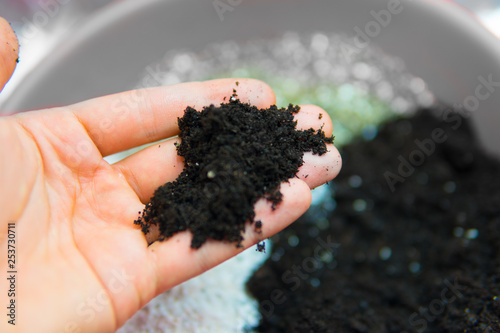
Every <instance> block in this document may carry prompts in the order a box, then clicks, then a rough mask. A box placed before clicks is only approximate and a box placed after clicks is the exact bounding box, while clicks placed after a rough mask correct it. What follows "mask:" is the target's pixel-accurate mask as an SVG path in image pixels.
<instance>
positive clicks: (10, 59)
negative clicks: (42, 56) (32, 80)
mask: <svg viewBox="0 0 500 333" xmlns="http://www.w3.org/2000/svg"><path fill="white" fill-rule="evenodd" d="M18 54H19V42H18V40H17V37H16V34H15V33H14V30H12V28H11V26H10V24H9V22H7V21H6V20H5V19H4V18H2V17H0V90H2V89H3V87H4V86H5V84H6V83H7V81H9V79H10V77H11V76H12V73H13V72H14V69H15V68H16V65H17V59H18Z"/></svg>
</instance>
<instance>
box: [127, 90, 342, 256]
mask: <svg viewBox="0 0 500 333" xmlns="http://www.w3.org/2000/svg"><path fill="white" fill-rule="evenodd" d="M233 97H234V96H233ZM298 111H299V107H298V106H292V105H290V106H289V107H288V108H286V109H285V108H283V109H278V108H277V107H276V106H271V107H270V108H269V109H265V110H261V109H258V108H256V107H255V106H250V105H249V104H244V103H241V102H240V101H239V100H235V99H234V98H232V100H231V101H230V102H229V103H225V104H221V105H220V106H214V105H211V106H209V107H205V108H204V109H203V110H202V111H196V110H195V109H193V108H190V107H188V108H187V109H186V111H185V114H184V116H183V117H182V118H179V129H180V134H179V137H180V138H181V143H180V144H179V145H178V146H177V153H178V155H180V156H182V157H184V161H185V167H184V170H183V171H182V173H181V174H180V175H179V177H178V178H177V179H176V180H175V181H174V182H169V183H167V184H165V185H163V186H161V187H160V188H158V189H157V190H156V191H155V193H154V196H153V197H152V198H151V202H149V203H148V204H147V205H146V208H145V209H144V211H143V213H142V216H140V217H139V219H138V220H137V221H135V223H136V224H139V225H141V226H142V231H143V232H144V233H146V234H147V233H148V232H149V231H150V227H151V226H152V225H154V226H158V227H159V231H160V234H161V236H160V240H164V239H167V238H169V237H171V236H173V235H174V234H175V233H177V232H180V231H184V230H190V231H191V232H192V234H193V240H192V243H191V247H192V248H199V247H200V246H201V245H202V244H203V243H204V242H205V241H206V240H207V239H209V238H210V239H214V240H219V241H229V242H234V243H236V245H237V246H240V245H241V241H242V240H243V231H244V230H245V224H246V222H248V221H250V223H253V222H254V218H255V213H254V204H255V202H256V201H257V200H258V199H259V198H266V199H267V200H269V201H271V202H272V203H273V205H277V204H278V203H279V202H280V201H281V199H282V195H281V193H280V192H279V186H280V183H281V182H283V181H287V180H288V179H290V178H292V177H294V176H295V175H296V174H297V171H298V169H299V167H300V166H301V165H302V164H303V155H304V152H307V151H312V152H313V153H314V154H319V155H322V154H324V153H325V152H326V151H327V148H326V143H332V142H333V138H327V137H325V134H324V132H323V131H322V130H313V129H309V130H305V131H300V130H297V129H296V125H297V123H296V121H294V114H295V113H297V112H298ZM262 223H263V222H262V221H256V223H255V229H256V230H257V231H258V230H260V229H261V227H262ZM264 223H265V221H264Z"/></svg>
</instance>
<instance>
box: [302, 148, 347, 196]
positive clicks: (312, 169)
mask: <svg viewBox="0 0 500 333" xmlns="http://www.w3.org/2000/svg"><path fill="white" fill-rule="evenodd" d="M327 148H328V152H327V153H326V154H323V155H321V156H320V155H315V154H313V153H311V152H308V153H305V154H304V164H303V165H302V166H301V167H300V169H299V172H298V174H297V176H298V177H299V178H300V179H302V180H304V181H305V182H306V183H307V184H308V185H309V187H310V188H311V189H313V188H316V187H318V186H320V185H323V184H324V183H327V182H329V181H331V180H333V179H334V178H335V177H337V175H338V174H339V172H340V169H341V168H342V157H341V156H340V153H339V151H338V150H337V148H336V147H335V146H334V145H330V144H329V145H327Z"/></svg>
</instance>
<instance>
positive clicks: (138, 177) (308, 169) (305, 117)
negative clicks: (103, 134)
mask: <svg viewBox="0 0 500 333" xmlns="http://www.w3.org/2000/svg"><path fill="white" fill-rule="evenodd" d="M320 114H322V117H321V119H320V117H319V115H320ZM295 118H296V119H297V126H298V127H299V128H301V129H309V128H314V129H320V128H323V130H324V131H325V134H326V135H327V136H329V135H331V133H332V124H331V120H330V117H329V116H328V114H327V113H326V112H325V111H324V110H323V109H321V108H320V107H317V106H314V105H305V106H302V107H301V110H300V111H299V113H297V114H296V115H295ZM174 143H180V140H179V139H177V138H175V139H170V140H166V141H163V142H161V143H158V144H155V145H153V146H150V147H147V148H145V149H143V150H142V151H140V152H137V153H135V154H133V155H131V156H129V157H127V158H126V159H124V160H122V161H120V162H117V163H115V164H114V165H113V168H115V169H116V170H117V171H118V172H120V173H121V174H122V175H123V176H124V177H125V179H127V181H128V183H129V184H130V186H131V187H132V188H133V189H134V191H135V192H136V193H137V195H138V196H139V199H140V200H141V201H142V202H143V203H147V202H149V201H150V199H151V197H152V196H153V194H154V191H155V190H156V189H157V188H158V187H159V186H161V185H163V184H165V183H167V182H171V181H174V180H175V179H176V178H177V176H178V175H179V174H180V173H181V171H182V169H183V168H184V163H183V161H184V160H183V158H182V157H180V156H178V155H177V150H176V148H175V146H174ZM145 161H147V162H145ZM341 166H342V162H341V159H340V154H339V152H338V151H337V149H336V148H335V147H334V146H333V145H328V152H327V153H326V154H324V155H322V156H318V155H313V154H312V153H305V154H304V165H303V166H302V167H301V168H300V169H299V173H298V174H297V176H298V177H299V178H300V179H302V180H304V181H305V182H306V183H307V184H308V185H309V187H310V188H315V187H317V186H319V185H321V184H324V183H326V182H328V181H330V180H332V179H333V178H335V176H337V174H338V173H339V171H340V167H341Z"/></svg>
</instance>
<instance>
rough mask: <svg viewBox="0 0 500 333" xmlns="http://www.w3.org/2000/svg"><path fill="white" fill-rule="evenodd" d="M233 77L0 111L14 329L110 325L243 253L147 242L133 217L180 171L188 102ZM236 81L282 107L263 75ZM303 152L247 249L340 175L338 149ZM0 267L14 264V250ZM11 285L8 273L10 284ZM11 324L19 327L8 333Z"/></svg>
mask: <svg viewBox="0 0 500 333" xmlns="http://www.w3.org/2000/svg"><path fill="white" fill-rule="evenodd" d="M234 82H235V80H234V79H233V80H229V79H227V80H214V81H207V82H203V83H186V84H180V85H175V86H168V87H160V88H152V89H147V90H138V91H130V92H125V93H121V94H116V95H110V96H106V97H101V98H98V99H93V100H89V101H85V102H82V103H79V104H75V105H72V106H68V107H63V108H53V109H48V110H42V111H33V112H27V113H23V114H18V115H15V116H10V117H5V118H0V136H1V137H2V143H3V144H2V146H1V147H0V170H1V171H0V181H1V182H0V183H1V184H2V193H1V196H2V200H0V202H1V203H0V205H1V206H0V208H1V210H2V215H1V216H2V217H1V219H0V223H1V224H0V228H1V229H0V235H1V238H0V242H1V243H2V244H3V245H2V246H5V247H2V248H5V249H6V245H5V244H6V237H7V235H6V234H7V228H8V227H7V224H8V223H14V225H15V232H16V251H17V253H16V255H17V261H16V269H17V272H18V273H17V296H16V297H17V300H18V302H17V304H19V305H18V310H17V316H18V318H19V319H18V322H17V323H16V324H17V325H16V328H18V329H20V330H21V331H29V332H35V331H36V332H112V331H114V330H116V329H117V328H118V327H120V326H121V325H123V324H124V322H125V321H126V320H127V319H128V318H130V317H131V316H132V315H133V314H134V313H135V312H136V311H138V310H139V309H140V308H141V307H142V306H143V305H145V304H146V303H147V302H148V301H149V300H151V299H152V298H153V297H155V296H156V295H158V294H160V293H162V292H164V291H166V290H167V289H169V288H171V287H173V286H175V285H177V284H179V283H181V282H183V281H185V280H187V279H189V278H191V277H193V276H196V275H198V274H200V273H202V272H204V271H206V270H207V269H209V268H211V267H213V266H215V265H217V264H219V263H221V262H223V261H224V260H226V259H228V258H230V257H232V256H234V255H235V254H237V253H238V252H241V251H242V249H237V248H236V247H235V245H234V244H229V243H224V242H215V241H209V242H207V243H206V244H205V245H203V246H202V247H201V249H199V250H193V249H191V248H190V242H191V234H190V233H189V232H182V233H179V234H177V235H175V236H174V237H172V238H170V239H168V240H167V241H165V242H155V243H153V244H152V245H151V246H148V245H147V241H146V238H145V236H144V234H142V232H141V231H140V229H139V228H138V227H137V226H135V225H134V224H133V221H134V220H135V219H136V218H137V217H138V213H139V211H141V210H142V209H143V208H144V204H145V203H146V202H147V201H149V199H150V197H151V196H152V194H153V192H154V190H155V189H156V188H157V187H158V186H160V185H162V184H163V183H165V182H167V181H173V180H174V179H175V178H176V177H177V175H178V174H179V173H180V172H181V170H182V168H183V160H182V158H181V157H179V156H177V154H176V150H175V146H174V142H176V140H178V139H176V138H172V137H173V136H175V135H176V134H177V132H178V128H177V117H180V116H181V115H182V113H183V111H184V109H185V108H186V106H188V105H189V106H193V107H195V108H200V107H202V106H205V105H209V104H219V103H221V102H223V100H224V98H225V97H227V96H230V94H231V93H232V89H233V88H234ZM239 82H240V85H239V87H238V95H239V98H240V99H241V100H242V101H244V102H250V103H252V104H254V105H257V106H258V107H267V106H269V105H270V104H273V103H274V94H273V92H272V90H271V89H270V88H269V87H268V86H267V85H265V84H264V83H262V82H260V81H256V80H239ZM320 112H322V113H323V117H322V118H321V120H320V119H319V118H320V117H319V116H318V115H319V113H320ZM297 120H298V122H299V127H302V128H310V127H314V128H320V127H321V126H323V125H324V128H323V129H324V130H325V132H326V134H327V135H330V134H331V131H332V126H331V121H330V119H329V118H328V116H327V114H326V113H325V112H324V111H322V110H321V109H320V108H318V107H315V106H303V107H302V109H301V111H300V112H299V113H298V114H297ZM165 138H170V139H167V140H165V141H163V142H161V143H156V144H154V145H152V146H149V147H148V148H146V149H144V150H142V151H140V152H138V153H135V154H134V155H132V156H130V157H128V158H126V159H124V160H122V161H120V162H118V163H115V164H113V165H110V164H109V163H107V162H106V161H105V160H104V159H103V157H104V156H108V155H110V154H113V153H116V152H120V151H123V150H126V149H129V148H132V147H136V146H139V145H142V144H146V143H150V142H155V141H158V140H162V139H165ZM304 159H305V165H304V166H303V167H302V168H301V170H300V172H299V177H298V178H295V179H292V180H290V181H289V182H288V183H284V184H283V185H282V188H281V191H282V193H283V196H284V200H283V202H281V203H280V205H278V208H277V209H276V210H272V209H271V205H270V204H269V203H267V202H266V201H265V200H261V201H259V202H258V203H257V204H256V214H257V216H256V219H260V220H262V221H263V227H262V234H257V233H255V232H254V231H253V230H252V228H250V227H248V228H247V231H246V233H245V241H244V243H243V245H244V247H248V246H250V245H252V244H254V243H255V242H257V241H259V240H262V239H264V238H267V237H269V236H271V235H273V234H274V233H276V232H278V231H279V230H281V229H283V228H284V227H286V226H287V225H288V224H290V223H291V222H293V221H294V220H295V219H296V218H298V217H299V216H300V215H301V214H302V213H304V212H305V210H306V209H307V208H308V206H309V204H310V190H309V189H310V188H312V187H316V186H318V185H320V184H322V183H324V182H326V181H329V180H331V179H333V178H334V177H335V176H336V174H337V173H338V171H339V169H340V163H341V162H340V156H339V154H338V152H337V150H336V149H335V148H334V147H333V146H330V147H329V153H327V154H325V155H323V156H321V157H319V156H314V155H311V154H306V155H305V157H304ZM306 175H308V177H307V178H306V177H305V176H306ZM5 251H6V250H5ZM0 263H1V266H2V271H3V272H6V271H8V269H7V260H6V255H2V256H1V259H0ZM7 283H8V281H6V280H5V279H2V280H1V282H0V288H1V290H2V291H3V290H7V289H8V285H7ZM5 294H6V293H4V292H2V297H5V298H6V297H7V296H6V295H5ZM5 302H8V300H7V299H5V300H4V302H3V303H2V304H7V303H5ZM28 318H29V319H28ZM1 325H6V323H5V321H2V324H1ZM0 327H1V326H0ZM7 329H12V327H11V326H10V325H8V326H7V328H6V330H3V329H1V331H2V332H3V331H8V330H7Z"/></svg>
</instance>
